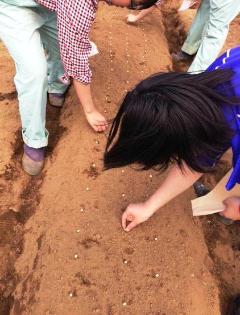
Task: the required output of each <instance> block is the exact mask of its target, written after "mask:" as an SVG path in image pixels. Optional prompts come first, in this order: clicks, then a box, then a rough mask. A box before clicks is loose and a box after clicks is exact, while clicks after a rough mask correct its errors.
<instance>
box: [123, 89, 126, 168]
mask: <svg viewBox="0 0 240 315" xmlns="http://www.w3.org/2000/svg"><path fill="white" fill-rule="evenodd" d="M125 91H126V90H125ZM122 173H125V170H122Z"/></svg>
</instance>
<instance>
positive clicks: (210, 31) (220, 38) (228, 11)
mask: <svg viewBox="0 0 240 315" xmlns="http://www.w3.org/2000/svg"><path fill="white" fill-rule="evenodd" d="M239 12H240V0H202V1H201V5H200V7H199V9H198V11H197V14H196V16H195V18H194V21H193V23H192V25H191V28H190V30H189V33H188V36H187V39H186V41H185V43H184V44H183V47H182V51H184V52H186V53H187V54H189V55H194V54H195V53H197V54H196V56H195V59H194V61H193V63H192V64H191V66H190V68H189V70H188V71H189V72H190V71H191V72H194V71H204V70H206V69H207V68H208V66H210V64H211V63H212V62H213V61H214V60H215V59H216V58H217V56H218V54H219V53H220V51H221V49H222V47H223V45H224V42H225V40H226V37H227V34H228V29H229V24H230V23H231V22H232V20H233V19H234V18H235V17H236V16H237V15H238V13H239Z"/></svg>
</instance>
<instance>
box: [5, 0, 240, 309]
mask: <svg viewBox="0 0 240 315" xmlns="http://www.w3.org/2000/svg"><path fill="white" fill-rule="evenodd" d="M194 12H195V11H194V10H189V11H188V12H186V13H184V14H181V15H178V14H177V13H176V12H175V11H172V7H171V1H169V2H168V3H167V4H165V5H164V6H163V14H162V13H161V12H158V11H156V12H154V13H153V14H152V15H150V16H148V17H146V18H145V19H144V20H142V21H141V22H139V23H138V24H136V25H127V24H126V22H125V17H126V15H127V13H128V11H127V10H125V9H120V8H114V7H108V6H106V5H104V4H101V5H100V6H99V10H98V14H97V19H96V22H95V24H94V27H93V32H92V39H93V40H94V42H95V43H96V44H97V46H98V48H99V51H100V54H99V55H97V56H95V57H93V58H92V59H91V64H92V69H93V73H94V80H93V84H92V90H93V94H94V101H95V103H96V105H97V106H98V107H99V109H101V111H102V112H104V113H105V115H106V116H107V118H108V119H112V118H113V117H114V115H115V113H116V112H117V109H118V106H119V103H120V101H121V99H122V98H123V95H124V94H125V93H126V90H128V89H129V88H130V87H132V86H133V85H134V84H136V83H137V82H138V81H139V80H140V79H142V78H144V77H146V76H147V75H149V74H151V73H153V72H159V71H168V70H170V69H172V68H173V65H172V60H171V55H170V52H172V51H177V50H178V49H179V48H180V47H181V44H182V41H183V40H184V38H185V36H186V32H187V29H188V27H189V25H190V21H191V20H192V18H193V16H194ZM239 23H240V19H239V18H237V19H236V20H235V21H234V22H233V23H232V25H231V29H230V34H229V36H228V40H227V43H226V47H225V48H229V47H232V46H234V45H236V44H239V42H240V33H239V27H240V25H239ZM0 45H1V46H0V57H1V59H0V71H1V76H0V126H1V133H0V143H1V147H0V198H1V203H0V278H1V279H0V314H1V315H8V314H11V315H19V314H21V315H62V314H64V315H65V314H66V315H94V314H101V315H124V314H127V315H220V314H225V310H226V306H227V303H228V301H229V298H230V297H231V296H232V295H234V294H236V293H237V292H240V281H239V280H240V279H239V274H240V264H239V259H240V233H239V231H240V229H239V224H234V225H233V226H231V227H225V226H223V225H221V223H219V222H218V221H216V219H215V218H214V217H213V216H209V217H205V218H193V217H192V213H191V205H190V200H191V199H193V198H194V197H195V196H194V192H193V190H192V189H190V190H188V191H187V192H186V193H184V194H182V195H181V196H179V197H178V198H176V199H175V200H173V201H172V202H170V203H169V204H168V205H167V206H165V207H164V208H162V209H161V210H160V211H159V212H158V213H157V214H156V215H155V216H154V217H153V218H151V219H150V220H149V221H148V222H146V223H145V224H143V225H141V226H139V227H138V228H137V229H135V230H134V231H132V232H131V233H129V234H127V233H125V232H124V231H123V230H122V228H121V225H120V218H121V213H122V211H123V210H124V209H125V207H126V206H127V204H128V203H129V202H134V201H142V200H144V199H145V198H146V197H147V196H149V195H150V194H152V193H153V192H154V190H155V189H156V188H157V187H158V186H159V184H160V183H161V181H162V179H163V176H164V175H159V174H158V173H156V172H154V171H148V172H138V171H136V170H134V169H133V168H132V167H127V168H124V169H117V170H110V171H105V172H104V171H103V164H102V153H103V150H104V147H105V144H106V134H96V133H94V132H93V131H92V130H91V129H90V127H89V126H88V125H87V122H86V120H85V118H84V114H83V111H82V109H81V107H80V106H79V104H78V101H77V98H76V95H75V93H74V91H73V89H72V88H71V89H70V91H69V93H68V96H67V99H66V103H65V106H64V108H63V109H62V110H61V111H59V110H56V109H53V108H50V107H49V108H48V113H47V120H48V123H47V124H48V129H49V131H50V135H51V136H50V144H49V148H48V152H47V161H46V165H45V168H44V171H43V173H42V175H41V176H39V177H36V178H31V177H29V176H28V175H26V174H25V173H24V172H23V171H22V169H21V155H22V140H21V131H20V119H19V113H18V106H17V98H16V92H15V87H14V83H13V76H14V65H13V63H12V60H11V58H10V57H9V55H8V53H7V51H6V49H5V48H4V47H3V45H2V44H1V43H0ZM185 68H186V65H185ZM227 160H228V157H226V161H227ZM226 161H225V162H222V163H221V164H220V166H219V167H218V169H217V170H216V171H215V174H213V175H212V176H211V177H210V178H209V180H208V183H209V185H210V186H211V187H212V186H213V185H214V183H215V182H216V180H218V179H219V178H220V177H221V176H222V175H223V174H224V172H225V171H226V169H227V167H228V165H227V162H226ZM226 165H227V166H226Z"/></svg>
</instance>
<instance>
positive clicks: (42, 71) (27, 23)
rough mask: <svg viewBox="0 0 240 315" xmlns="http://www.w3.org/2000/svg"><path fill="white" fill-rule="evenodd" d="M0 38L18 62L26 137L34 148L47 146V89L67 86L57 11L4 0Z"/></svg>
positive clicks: (17, 80) (0, 10) (0, 4)
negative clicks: (65, 83) (60, 50)
mask: <svg viewBox="0 0 240 315" xmlns="http://www.w3.org/2000/svg"><path fill="white" fill-rule="evenodd" d="M0 38H1V39H2V40H3V42H4V44H5V46H6V47H7V49H8V51H9V53H10V55H11V56H12V58H13V60H14V62H15V67H16V76H15V78H14V82H15V85H16V89H17V93H18V100H19V110H20V116H21V121H22V135H23V140H24V142H25V143H26V144H27V145H28V146H30V147H33V148H41V147H44V146H47V144H48V131H47V130H46V129H45V117H46V103H47V92H52V93H64V92H65V91H66V89H67V87H66V86H65V85H63V84H62V83H60V81H59V77H60V76H61V75H62V74H63V67H62V63H61V60H60V54H59V46H58V41H57V26H56V16H55V13H54V12H50V11H48V10H47V9H45V8H43V7H41V6H37V7H33V8H30V7H22V6H21V7H20V6H16V5H9V4H6V3H4V2H2V1H1V0H0ZM46 55H47V57H46ZM0 75H4V74H0Z"/></svg>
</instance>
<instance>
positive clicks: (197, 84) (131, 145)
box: [104, 70, 240, 172]
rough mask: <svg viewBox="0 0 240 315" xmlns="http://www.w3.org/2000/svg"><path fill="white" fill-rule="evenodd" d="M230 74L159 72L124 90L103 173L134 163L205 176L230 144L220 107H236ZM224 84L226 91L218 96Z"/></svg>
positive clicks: (218, 72) (228, 130)
mask: <svg viewBox="0 0 240 315" xmlns="http://www.w3.org/2000/svg"><path fill="white" fill-rule="evenodd" d="M232 75H233V71H232V70H215V71H211V72H203V73H200V74H190V73H176V72H170V73H159V74H155V75H153V76H151V77H149V78H147V79H145V80H143V81H142V82H140V83H139V84H138V85H137V86H136V87H135V88H134V89H133V90H132V91H130V92H128V93H127V94H126V96H125V98H124V100H123V103H122V105H121V107H120V109H119V111H118V113H117V115H116V117H115V119H114V121H113V124H112V127H111V130H110V134H109V137H108V141H107V146H106V150H105V154H104V165H105V168H106V169H109V168H114V167H121V166H125V165H128V164H131V163H138V164H140V165H141V166H142V169H149V168H155V169H158V170H165V169H167V168H168V166H169V164H171V163H177V164H178V165H179V167H180V168H182V166H183V162H185V163H186V164H187V165H188V166H189V167H190V168H191V169H193V170H195V171H197V172H207V171H209V170H210V168H211V166H212V164H213V163H214V162H215V161H216V159H217V158H218V157H220V156H221V155H222V154H223V153H224V152H225V151H226V150H227V149H228V148H229V147H230V145H231V139H232V136H233V131H232V130H231V128H230V127H229V126H228V124H227V122H226V119H225V117H224V114H223V111H222V109H221V105H222V104H229V105H236V104H240V102H239V100H237V98H236V97H234V96H233V95H232V94H233V92H232V91H231V84H230V80H231V78H232ZM220 86H224V88H225V91H226V93H222V92H219V90H218V87H220Z"/></svg>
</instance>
